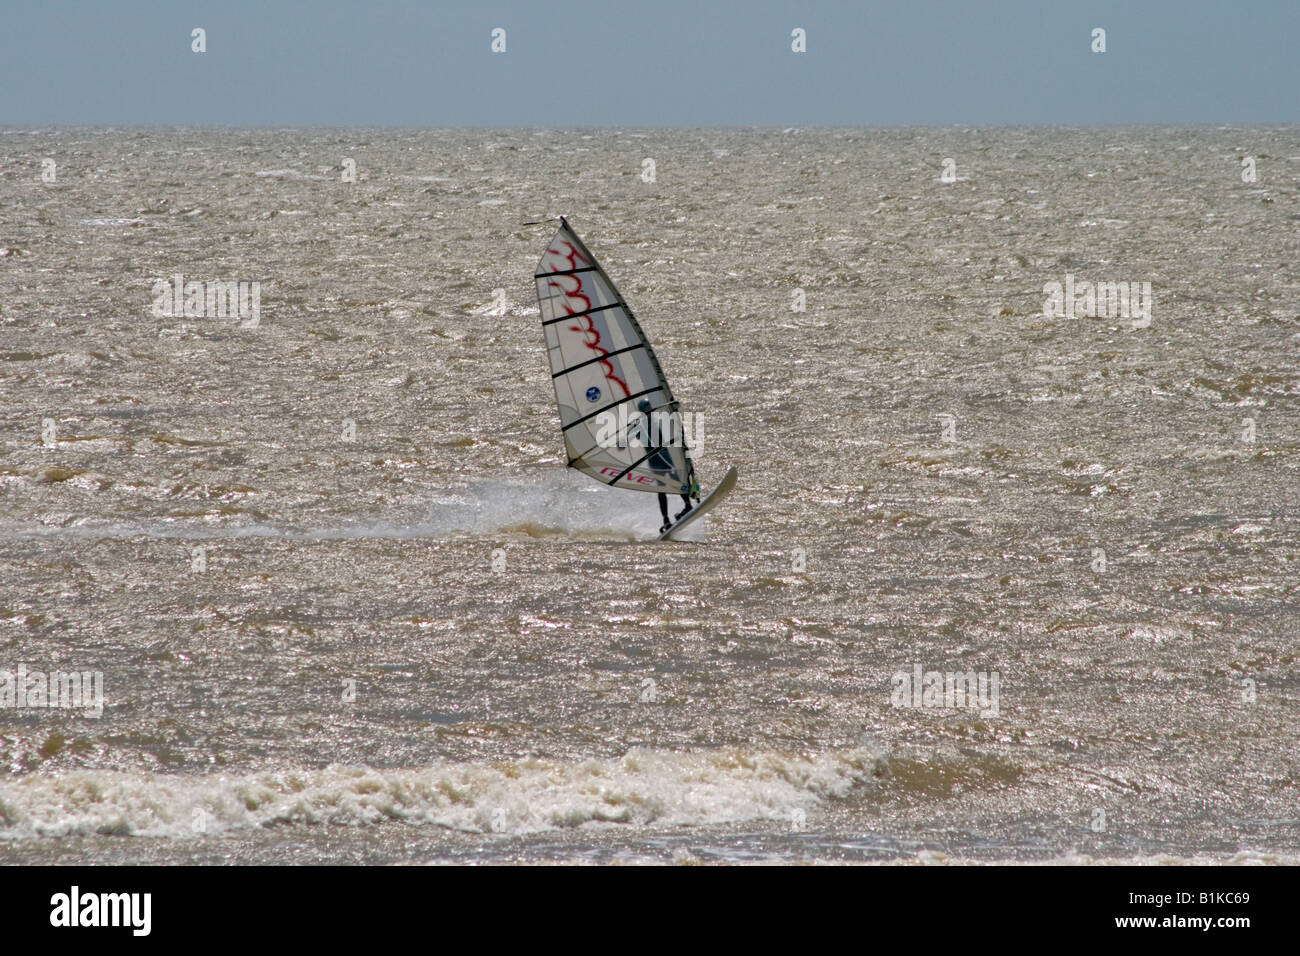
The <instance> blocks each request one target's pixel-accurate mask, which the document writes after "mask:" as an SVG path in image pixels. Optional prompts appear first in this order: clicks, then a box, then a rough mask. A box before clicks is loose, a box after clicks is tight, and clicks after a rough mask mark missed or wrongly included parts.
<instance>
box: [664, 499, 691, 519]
mask: <svg viewBox="0 0 1300 956" xmlns="http://www.w3.org/2000/svg"><path fill="white" fill-rule="evenodd" d="M682 504H684V505H686V507H685V508H683V509H682V510H681V511H680V512H679V513H678V515H677V517H678V518H681V517H682V515H684V514H686V512H688V511H690V510H691V508H692V507H693V505H692V504H691V496H690V495H682ZM665 507H666V506H665Z"/></svg>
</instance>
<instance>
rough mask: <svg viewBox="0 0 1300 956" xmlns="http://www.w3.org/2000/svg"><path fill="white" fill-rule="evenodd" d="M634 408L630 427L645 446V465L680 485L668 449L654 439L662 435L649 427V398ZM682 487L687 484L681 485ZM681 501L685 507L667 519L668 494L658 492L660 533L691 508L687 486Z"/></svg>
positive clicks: (680, 477) (642, 400) (679, 476)
mask: <svg viewBox="0 0 1300 956" xmlns="http://www.w3.org/2000/svg"><path fill="white" fill-rule="evenodd" d="M636 408H637V411H638V412H640V413H641V414H640V415H638V416H637V417H636V421H635V424H633V425H631V426H630V427H631V428H635V429H636V431H637V432H639V435H638V436H637V437H639V438H640V440H641V443H642V444H643V445H644V446H645V449H646V451H647V452H648V457H647V458H646V460H645V463H646V467H647V468H649V469H650V470H651V471H653V472H654V473H655V474H656V475H665V476H667V477H668V478H669V479H670V480H671V481H674V482H676V483H677V484H679V485H681V484H682V476H681V475H679V474H678V473H677V469H676V468H674V467H673V460H672V457H671V456H670V455H669V454H668V449H666V448H664V447H663V446H662V445H660V444H658V443H657V442H655V439H660V438H662V436H660V435H658V434H657V433H656V430H655V429H653V428H651V427H650V400H649V399H648V398H643V399H641V401H639V402H637V404H636ZM683 487H688V486H685V485H683ZM682 503H683V504H685V505H686V507H685V508H683V509H682V510H681V511H679V512H678V513H677V515H676V517H674V518H673V519H672V521H669V520H668V496H667V495H666V494H664V493H663V492H662V491H661V492H659V514H660V515H662V516H663V519H664V523H663V527H662V528H660V529H659V531H660V533H662V532H664V531H667V530H668V529H669V528H671V527H672V526H673V524H674V523H675V522H677V521H680V520H681V519H682V518H684V517H685V516H686V513H687V512H688V511H690V510H691V507H692V505H691V496H690V491H689V487H688V490H687V491H685V492H682Z"/></svg>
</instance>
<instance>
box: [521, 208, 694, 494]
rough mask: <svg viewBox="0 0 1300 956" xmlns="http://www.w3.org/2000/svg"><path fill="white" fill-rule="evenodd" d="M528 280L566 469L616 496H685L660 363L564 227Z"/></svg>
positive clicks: (686, 466) (681, 453) (680, 449)
mask: <svg viewBox="0 0 1300 956" xmlns="http://www.w3.org/2000/svg"><path fill="white" fill-rule="evenodd" d="M533 278H534V281H535V282H536V285H537V302H538V306H539V308H540V310H541V321H542V333H543V336H544V338H545V341H546V353H547V360H548V361H549V363H550V366H551V379H552V384H553V385H554V387H555V400H556V405H557V408H558V409H559V413H560V432H561V434H562V435H563V437H564V445H565V451H566V457H567V459H568V463H569V465H570V466H571V467H574V468H577V469H578V470H580V471H582V472H584V473H585V474H588V475H590V476H591V477H593V478H595V479H596V480H598V481H600V482H601V483H602V484H606V485H611V486H613V487H618V488H628V489H631V490H634V491H650V492H663V493H665V494H687V493H690V492H691V491H692V490H693V489H694V484H695V477H694V470H693V466H692V463H691V458H690V452H689V450H688V449H687V448H686V445H685V441H684V431H683V429H682V421H681V413H680V411H679V409H678V405H677V400H676V399H675V398H674V397H673V394H672V390H671V389H670V388H669V386H668V380H667V379H666V378H665V377H664V374H663V369H662V368H661V367H660V365H659V359H658V358H657V357H656V355H655V352H654V349H653V348H652V347H651V345H650V342H649V340H648V339H647V338H646V336H645V333H644V332H643V331H642V330H641V326H640V324H639V323H638V322H637V320H636V317H635V316H634V315H633V314H632V310H631V309H630V308H629V307H628V305H627V302H626V301H625V300H624V299H623V297H622V295H621V294H620V293H619V291H618V288H617V287H616V286H615V285H614V283H613V281H612V280H611V279H610V278H609V276H608V275H607V274H606V272H605V270H604V269H603V268H602V267H601V265H600V263H599V262H597V261H596V258H595V256H593V255H592V253H591V250H589V249H588V248H587V247H586V245H585V244H584V243H583V241H582V240H581V239H580V238H578V235H577V233H575V232H574V231H573V229H572V228H571V227H570V226H569V224H568V222H567V221H565V220H564V219H563V218H561V219H560V228H559V229H557V230H556V232H555V235H554V237H552V239H551V241H550V242H549V243H548V244H547V247H546V251H545V252H544V253H543V254H542V257H541V260H540V261H539V262H538V263H537V269H536V270H535V271H534V273H533ZM660 429H662V433H660Z"/></svg>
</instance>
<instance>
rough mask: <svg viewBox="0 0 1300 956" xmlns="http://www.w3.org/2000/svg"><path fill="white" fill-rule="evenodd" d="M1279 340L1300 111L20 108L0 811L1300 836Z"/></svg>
mask: <svg viewBox="0 0 1300 956" xmlns="http://www.w3.org/2000/svg"><path fill="white" fill-rule="evenodd" d="M559 215H565V216H567V217H568V221H569V222H570V224H571V225H572V226H573V228H574V229H575V230H576V231H577V232H578V234H579V235H581V236H582V237H583V239H584V241H585V242H586V244H587V245H588V246H589V247H590V249H591V250H592V252H593V253H594V254H595V255H596V256H597V257H598V258H599V259H600V261H601V263H602V264H603V266H604V267H605V269H606V270H607V271H608V272H609V274H610V276H611V277H612V278H613V280H614V281H615V282H616V283H617V284H618V285H619V287H620V289H621V291H622V293H623V295H624V297H625V298H626V299H627V301H628V302H629V304H630V305H631V307H632V309H633V310H634V311H635V312H636V315H637V317H638V320H639V321H640V323H641V325H642V327H643V328H644V329H645V331H646V334H647V335H648V336H649V338H650V340H651V341H652V342H653V344H654V347H655V349H656V352H657V354H658V358H659V361H660V363H661V365H662V366H663V369H664V371H665V373H666V375H667V377H668V379H669V381H670V382H671V384H672V387H673V390H674V392H675V394H676V397H677V398H678V399H679V400H680V402H681V407H682V409H683V411H685V412H689V413H690V414H691V415H692V416H693V419H694V424H695V428H694V434H693V439H694V459H695V465H696V472H697V476H698V477H699V479H700V481H701V483H702V485H703V487H704V491H705V492H706V493H707V492H708V491H709V489H710V488H711V487H712V486H713V485H714V484H716V483H717V482H718V481H719V480H720V478H721V477H722V475H723V474H724V472H725V471H726V470H727V469H728V468H729V467H731V466H735V467H736V468H737V469H738V472H739V483H738V485H737V487H736V490H735V491H734V492H733V493H732V494H731V496H730V497H729V498H727V499H726V500H725V502H723V504H721V505H720V506H719V507H718V508H717V509H715V510H714V511H713V512H712V513H711V514H710V515H709V516H708V517H707V518H704V519H701V520H700V521H699V522H697V523H696V525H695V526H694V527H693V528H692V529H690V531H689V532H688V533H687V534H686V537H687V540H684V541H681V542H677V543H658V542H657V541H656V540H655V537H656V533H657V528H658V525H659V513H658V507H657V503H656V500H655V497H654V496H653V495H648V494H639V493H636V492H633V491H623V490H614V489H611V488H608V487H604V486H602V485H601V484H599V483H597V482H595V481H592V480H591V479H590V478H588V477H586V476H584V475H582V474H579V473H577V472H576V471H573V470H572V469H568V468H566V464H565V461H566V460H565V455H564V448H563V444H562V441H561V436H560V432H559V422H558V417H557V414H556V408H555V402H554V395H553V392H552V387H551V383H550V371H549V368H548V365H547V361H546V355H545V352H544V350H543V341H542V333H541V329H540V325H539V319H538V309H537V302H536V299H535V293H534V284H533V277H532V276H533V270H534V268H535V266H536V264H537V261H538V259H539V257H540V256H541V254H542V252H543V250H544V249H545V247H546V244H547V242H548V240H549V239H550V236H551V235H552V233H553V231H554V229H555V223H554V222H548V221H546V220H549V219H553V218H554V217H557V216H559ZM227 293H228V294H227ZM1298 360H1300V127H1296V126H1240V127H1238V126H1198V127H1172V126H1141V127H1122V126H1116V127H1092V128H1066V127H1059V128H1057V127H1033V128H1029V127H1020V128H1013V127H1007V128H984V127H945V128H879V129H876V128H784V129H782V128H700V129H653V128H651V129H596V128H593V129H444V130H438V129H342V128H329V129H325V128H312V129H304V128H180V127H113V128H108V127H95V128H91V127H40V128H37V127H0V863H6V864H31V863H106V864H124V863H197V864H209V863H211V864H271V863H275V864H279V863H307V864H317V863H320V864H324V863H346V864H520V863H523V864H529V863H570V864H586V863H594V864H610V863H668V864H674V863H675V864H691V863H702V864H710V863H733V864H747V863H759V864H790V863H813V864H819V863H821V864H835V863H883V864H981V863H1015V864H1031V863H1052V864H1067V865H1068V864H1106V863H1116V862H1121V863H1140V864H1152V865H1158V864H1162V863H1197V864H1202V863H1203V864H1271V863H1296V862H1298V861H1300V745H1298V744H1297V741H1298V740H1300V678H1298V676H1297V674H1298V670H1300V669H1298V661H1297V655H1298V654H1300V650H1298V648H1300V535H1298V534H1297V531H1298V527H1297V502H1298V500H1300V370H1298V368H1297V366H1298V364H1300V362H1298ZM674 503H675V502H674Z"/></svg>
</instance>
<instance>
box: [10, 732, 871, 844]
mask: <svg viewBox="0 0 1300 956" xmlns="http://www.w3.org/2000/svg"><path fill="white" fill-rule="evenodd" d="M875 760H876V757H875V756H874V755H873V753H872V752H871V751H869V750H868V749H866V748H858V749H852V750H841V751H832V752H828V753H824V754H820V755H814V756H806V755H800V754H783V753H774V752H757V753H756V752H744V751H738V750H730V749H728V750H717V751H709V752H705V753H675V752H670V751H660V750H632V751H630V752H629V753H627V754H626V755H625V756H623V757H620V758H616V759H607V760H580V761H578V760H571V761H563V760H542V759H537V758H530V759H523V760H516V761H513V762H509V763H506V762H497V763H472V764H454V763H440V764H436V765H434V766H430V767H423V768H418V769H406V770H373V769H369V768H364V767H340V766H331V767H327V768H325V769H322V770H308V769H299V770H290V771H285V772H281V773H260V774H250V775H246V776H219V775H215V774H214V775H202V776H194V775H169V774H130V773H121V772H115V771H74V772H70V773H64V774H61V775H58V776H47V775H43V774H40V775H38V774H31V775H28V776H24V777H21V778H17V779H10V780H7V781H5V782H3V783H0V839H8V840H23V839H40V838H49V837H63V836H68V835H73V834H91V833H112V834H116V835H122V836H146V837H171V838H187V837H192V836H194V835H195V834H196V832H201V833H204V834H206V835H209V836H213V835H220V834H223V833H235V832H239V831H246V830H249V829H253V828H258V827H266V826H272V825H276V824H303V823H307V824H338V825H346V826H369V825H373V824H377V823H384V822H387V821H393V820H397V821H402V822H404V823H408V824H419V825H431V826H441V827H447V828H449V829H453V830H460V831H467V832H483V833H487V832H493V833H512V834H521V833H536V832H541V831H546V830H555V829H563V828H573V827H580V826H585V825H599V824H625V825H628V826H633V827H642V826H649V825H656V826H682V825H703V824H716V823H737V822H743V821H755V820H794V819H795V815H796V813H797V812H798V811H803V812H804V813H805V814H806V813H808V812H810V811H812V810H813V809H815V808H816V807H817V806H818V805H820V804H821V803H823V802H824V801H827V800H831V799H836V798H843V797H845V796H847V795H848V794H849V793H850V792H851V791H853V790H854V789H855V788H860V787H864V786H870V785H871V779H872V769H873V767H874V765H875ZM200 828H201V829H200Z"/></svg>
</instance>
